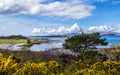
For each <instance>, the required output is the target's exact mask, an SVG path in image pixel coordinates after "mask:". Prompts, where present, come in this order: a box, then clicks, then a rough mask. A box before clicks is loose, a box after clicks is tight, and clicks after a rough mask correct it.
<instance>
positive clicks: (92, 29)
mask: <svg viewBox="0 0 120 75" xmlns="http://www.w3.org/2000/svg"><path fill="white" fill-rule="evenodd" d="M111 30H112V28H111V27H109V26H107V25H101V26H91V27H89V28H87V29H86V30H85V32H106V31H111Z"/></svg>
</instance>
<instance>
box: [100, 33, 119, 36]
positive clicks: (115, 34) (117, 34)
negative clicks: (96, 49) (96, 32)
mask: <svg viewBox="0 0 120 75" xmlns="http://www.w3.org/2000/svg"><path fill="white" fill-rule="evenodd" d="M100 34H101V35H114V36H120V33H117V32H101V33H100Z"/></svg>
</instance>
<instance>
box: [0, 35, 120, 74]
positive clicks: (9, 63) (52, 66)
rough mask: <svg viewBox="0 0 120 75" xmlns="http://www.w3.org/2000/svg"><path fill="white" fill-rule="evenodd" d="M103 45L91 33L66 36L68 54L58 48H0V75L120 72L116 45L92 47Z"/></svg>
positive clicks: (102, 40) (119, 53) (119, 47)
mask: <svg viewBox="0 0 120 75" xmlns="http://www.w3.org/2000/svg"><path fill="white" fill-rule="evenodd" d="M76 37H77V38H76ZM81 37H82V38H81ZM88 37H89V38H88ZM78 38H79V39H81V40H82V41H80V40H79V39H78ZM26 44H27V45H30V44H32V42H31V40H30V39H27V42H26ZM106 44H107V42H106V41H105V39H104V38H100V34H99V33H93V34H80V35H76V36H73V37H69V38H68V39H67V40H66V41H65V43H64V44H63V46H64V47H65V48H68V49H70V51H72V54H70V53H64V52H62V49H61V51H59V49H50V50H45V51H39V52H35V51H29V50H21V51H12V50H0V75H120V45H117V46H116V45H114V46H112V47H111V48H109V49H108V48H107V49H97V50H96V49H94V47H95V46H97V45H106Z"/></svg>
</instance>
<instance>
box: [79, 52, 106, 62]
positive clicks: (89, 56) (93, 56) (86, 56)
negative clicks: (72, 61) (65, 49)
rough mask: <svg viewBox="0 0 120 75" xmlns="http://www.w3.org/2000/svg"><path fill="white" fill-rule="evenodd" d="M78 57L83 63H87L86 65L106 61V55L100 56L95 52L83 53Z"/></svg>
mask: <svg viewBox="0 0 120 75" xmlns="http://www.w3.org/2000/svg"><path fill="white" fill-rule="evenodd" d="M78 57H81V59H82V60H83V61H84V63H87V64H94V63H96V62H103V61H105V60H107V59H108V58H107V56H106V55H103V54H100V53H98V52H97V51H85V52H82V53H80V55H79V56H78Z"/></svg>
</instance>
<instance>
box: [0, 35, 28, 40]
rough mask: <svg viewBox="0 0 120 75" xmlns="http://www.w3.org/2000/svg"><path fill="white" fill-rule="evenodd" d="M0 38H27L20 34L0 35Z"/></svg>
mask: <svg viewBox="0 0 120 75" xmlns="http://www.w3.org/2000/svg"><path fill="white" fill-rule="evenodd" d="M0 39H27V37H25V36H22V35H10V36H0Z"/></svg>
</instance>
